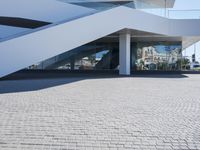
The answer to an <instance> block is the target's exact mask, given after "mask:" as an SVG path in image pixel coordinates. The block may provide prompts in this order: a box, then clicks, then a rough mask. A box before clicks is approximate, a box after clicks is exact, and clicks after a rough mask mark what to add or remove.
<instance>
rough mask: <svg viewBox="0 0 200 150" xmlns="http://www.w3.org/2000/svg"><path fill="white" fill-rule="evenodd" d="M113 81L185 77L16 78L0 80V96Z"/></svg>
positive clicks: (179, 76) (178, 75)
mask: <svg viewBox="0 0 200 150" xmlns="http://www.w3.org/2000/svg"><path fill="white" fill-rule="evenodd" d="M103 78H104V79H108V78H109V79H114V78H154V79H156V78H170V79H171V78H187V76H185V75H181V74H176V75H175V74H173V75H132V76H119V75H88V76H86V75H83V76H81V75H79V76H75V77H70V76H69V77H57V76H55V77H53V76H51V77H49V78H42V77H41V78H38V77H37V78H29V79H28V78H26V79H23V78H17V79H14V78H12V79H6V80H5V79H4V80H0V94H6V93H18V92H30V91H37V90H42V89H46V88H51V87H55V86H60V85H65V84H70V83H74V82H78V81H82V80H88V79H89V80H92V79H103Z"/></svg>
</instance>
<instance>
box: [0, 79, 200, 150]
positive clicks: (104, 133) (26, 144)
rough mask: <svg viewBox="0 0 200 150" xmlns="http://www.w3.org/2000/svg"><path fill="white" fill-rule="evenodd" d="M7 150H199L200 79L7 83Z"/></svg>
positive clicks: (0, 105)
mask: <svg viewBox="0 0 200 150" xmlns="http://www.w3.org/2000/svg"><path fill="white" fill-rule="evenodd" d="M0 149H1V150H16V149H17V150H22V149H23V150H69V149H70V150H73V149H77V150H83V149H84V150H90V149H93V150H100V149H101V150H115V149H116V150H117V149H119V150H120V149H122V150H123V149H130V150H132V149H138V150H141V149H148V150H150V149H158V150H159V149H160V150H168V149H176V150H187V149H191V150H197V149H200V76H199V75H185V76H181V77H177V76H173V75H172V76H168V77H167V76H161V77H121V78H120V77H119V78H117V77H115V78H114V77H113V78H110V77H109V78H91V79H89V78H63V79H35V80H15V81H11V80H10V81H0Z"/></svg>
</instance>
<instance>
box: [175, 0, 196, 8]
mask: <svg viewBox="0 0 200 150" xmlns="http://www.w3.org/2000/svg"><path fill="white" fill-rule="evenodd" d="M174 8H175V9H200V0H176V2H175V6H174Z"/></svg>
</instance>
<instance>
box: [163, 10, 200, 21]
mask: <svg viewBox="0 0 200 150" xmlns="http://www.w3.org/2000/svg"><path fill="white" fill-rule="evenodd" d="M167 16H168V18H171V19H200V9H193V10H191V9H189V10H173V9H171V10H168V14H167Z"/></svg>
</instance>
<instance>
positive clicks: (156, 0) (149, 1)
mask: <svg viewBox="0 0 200 150" xmlns="http://www.w3.org/2000/svg"><path fill="white" fill-rule="evenodd" d="M61 1H65V2H69V3H86V2H87V3H88V2H110V3H112V2H113V3H116V2H133V1H134V2H135V3H137V4H138V5H140V6H143V7H144V6H145V7H147V6H150V7H151V8H153V7H157V8H164V7H167V8H172V7H173V6H174V3H175V0H61Z"/></svg>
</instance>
